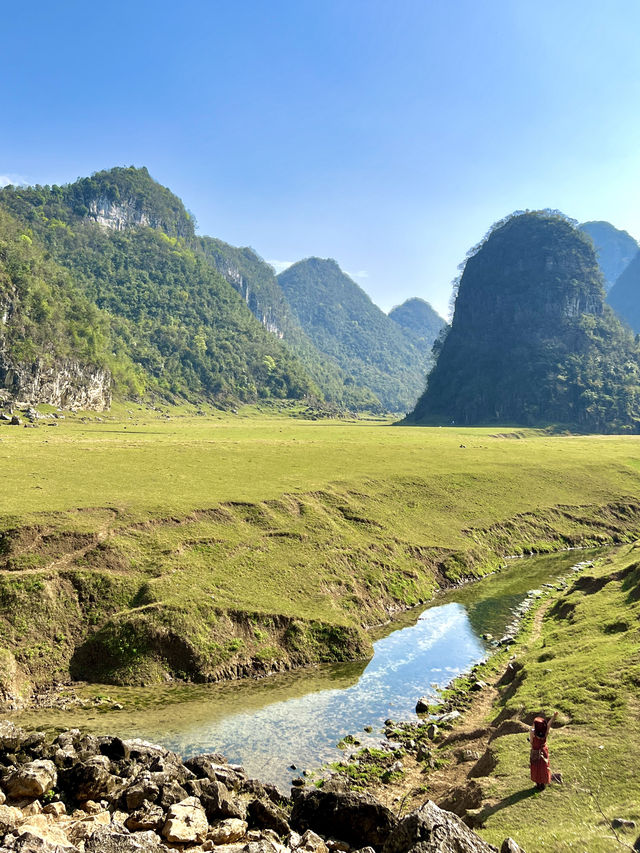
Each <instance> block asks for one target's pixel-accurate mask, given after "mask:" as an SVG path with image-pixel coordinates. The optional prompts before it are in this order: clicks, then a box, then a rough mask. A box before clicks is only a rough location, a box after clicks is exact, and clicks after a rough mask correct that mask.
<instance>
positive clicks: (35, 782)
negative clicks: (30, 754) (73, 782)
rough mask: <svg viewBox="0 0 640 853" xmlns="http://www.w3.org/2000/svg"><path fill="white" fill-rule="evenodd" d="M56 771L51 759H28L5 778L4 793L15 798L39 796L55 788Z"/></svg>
mask: <svg viewBox="0 0 640 853" xmlns="http://www.w3.org/2000/svg"><path fill="white" fill-rule="evenodd" d="M57 781H58V773H57V771H56V766H55V764H54V763H53V761H49V760H48V759H46V758H45V759H40V760H37V761H30V762H29V763H27V764H23V765H22V766H20V767H18V769H17V770H14V772H13V773H11V774H10V775H9V777H8V778H7V779H6V780H5V783H4V789H5V791H6V793H7V794H8V795H9V796H10V797H12V798H13V799H15V800H17V799H19V798H20V797H33V798H35V797H40V796H42V794H46V793H47V791H50V790H52V789H53V788H55V786H56V783H57Z"/></svg>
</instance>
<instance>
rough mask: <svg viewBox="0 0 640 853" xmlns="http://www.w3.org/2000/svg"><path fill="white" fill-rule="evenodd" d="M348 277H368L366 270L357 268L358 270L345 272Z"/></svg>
mask: <svg viewBox="0 0 640 853" xmlns="http://www.w3.org/2000/svg"><path fill="white" fill-rule="evenodd" d="M345 272H346V273H347V275H348V276H349V278H369V273H368V272H367V271H366V270H358V272H347V270H345Z"/></svg>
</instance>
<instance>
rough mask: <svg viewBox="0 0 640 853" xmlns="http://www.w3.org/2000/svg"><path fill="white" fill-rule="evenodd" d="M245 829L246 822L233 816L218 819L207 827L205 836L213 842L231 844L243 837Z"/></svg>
mask: <svg viewBox="0 0 640 853" xmlns="http://www.w3.org/2000/svg"><path fill="white" fill-rule="evenodd" d="M246 831H247V822H246V821H244V820H239V819H238V818H235V817H230V818H227V820H221V821H218V822H217V823H216V824H214V826H212V827H211V828H210V829H209V832H208V833H207V838H208V839H209V841H213V843H214V844H233V843H234V842H235V841H240V839H241V838H244V836H245V833H246Z"/></svg>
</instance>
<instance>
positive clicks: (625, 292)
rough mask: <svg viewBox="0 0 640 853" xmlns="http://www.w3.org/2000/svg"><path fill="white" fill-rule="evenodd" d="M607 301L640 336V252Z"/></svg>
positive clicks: (610, 292) (621, 275)
mask: <svg viewBox="0 0 640 853" xmlns="http://www.w3.org/2000/svg"><path fill="white" fill-rule="evenodd" d="M607 301H608V302H609V305H611V307H612V308H613V309H614V311H616V312H617V313H618V314H619V316H620V317H622V319H623V320H624V321H625V322H627V323H628V324H629V325H630V326H631V328H632V329H633V330H634V332H636V334H640V252H639V253H636V255H635V257H634V259H633V260H632V261H631V263H630V264H629V266H628V267H626V268H625V269H624V271H623V272H622V273H621V274H620V276H619V278H618V280H617V281H616V283H615V284H614V285H613V287H612V288H611V290H610V291H609V294H608V296H607Z"/></svg>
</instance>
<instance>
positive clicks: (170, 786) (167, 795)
mask: <svg viewBox="0 0 640 853" xmlns="http://www.w3.org/2000/svg"><path fill="white" fill-rule="evenodd" d="M188 797H189V794H188V793H187V791H185V789H184V788H183V787H182V785H180V784H179V783H178V782H176V781H175V780H173V779H172V780H171V781H170V782H167V783H166V784H165V785H163V786H162V790H161V792H160V799H159V803H160V805H161V806H162V808H164V809H168V808H169V806H172V805H173V804H174V803H180V802H182V801H183V800H185V799H188Z"/></svg>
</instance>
